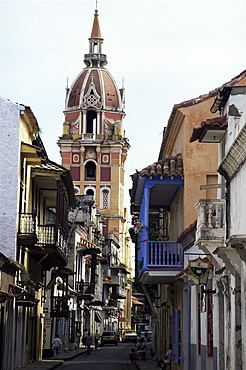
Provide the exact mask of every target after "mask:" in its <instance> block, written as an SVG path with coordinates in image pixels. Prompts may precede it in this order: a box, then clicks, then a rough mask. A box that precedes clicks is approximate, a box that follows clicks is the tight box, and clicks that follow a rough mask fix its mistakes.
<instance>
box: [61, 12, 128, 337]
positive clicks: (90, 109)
mask: <svg viewBox="0 0 246 370" xmlns="http://www.w3.org/2000/svg"><path fill="white" fill-rule="evenodd" d="M102 47H103V38H102V36H101V31H100V26H99V20H98V11H97V10H96V11H95V14H94V21H93V27H92V32H91V36H90V38H89V52H88V53H87V54H85V56H84V63H85V68H84V69H83V70H82V71H81V72H80V73H79V75H78V77H76V79H75V80H74V82H73V83H72V85H71V87H70V88H67V94H66V103H65V111H64V115H65V121H64V124H63V135H62V136H61V137H60V138H59V140H58V145H59V147H60V153H61V159H62V164H63V165H64V166H65V167H66V168H68V169H70V171H71V174H72V178H73V184H74V187H75V191H76V193H77V194H78V195H83V194H85V195H88V196H92V197H93V199H94V200H95V202H96V204H97V206H98V209H99V211H100V213H101V215H102V217H103V219H104V222H103V235H104V236H105V238H106V239H105V243H104V245H103V255H106V254H108V255H107V261H108V264H107V266H105V268H104V275H105V279H106V280H107V281H106V282H105V286H106V285H107V286H108V283H109V282H108V278H109V277H110V278H111V279H112V280H114V282H115V283H116V284H117V286H118V288H117V292H118V293H117V294H116V293H115V294H114V299H117V298H119V299H121V301H118V303H117V301H115V300H114V302H115V303H114V307H112V309H111V310H108V314H107V317H104V319H105V325H104V326H106V327H107V328H109V329H115V330H118V321H119V320H118V319H119V317H118V316H119V313H120V316H121V323H123V328H124V326H125V325H126V323H127V322H128V323H129V324H130V317H128V320H126V319H127V317H126V312H128V314H129V312H130V304H131V292H129V289H130V285H131V284H130V280H129V285H128V288H127V289H126V287H127V285H125V282H126V280H127V279H128V267H129V266H128V263H129V257H128V254H129V252H130V245H129V240H128V239H127V231H126V230H127V228H126V213H125V212H126V211H125V209H124V175H125V169H124V166H125V160H126V157H127V153H128V150H129V142H128V139H127V138H126V137H125V132H124V128H123V118H124V116H125V106H124V105H125V97H124V88H121V89H119V88H118V87H117V85H116V83H115V81H114V79H113V77H112V76H111V74H110V73H109V71H108V70H107V69H106V68H105V66H106V64H107V57H106V55H105V54H103V52H102ZM116 277H117V278H116ZM123 283H124V284H123ZM123 285H124V286H123ZM111 290H112V287H111V288H110V291H111ZM114 291H115V292H116V290H115V289H114ZM127 297H128V298H127ZM106 299H107V297H106ZM125 299H126V302H127V304H126V305H125V304H124V303H123V301H122V300H125ZM117 305H118V306H117ZM127 307H128V308H127ZM110 315H111V316H110ZM112 317H114V319H113V322H112ZM109 318H110V320H108V319H109Z"/></svg>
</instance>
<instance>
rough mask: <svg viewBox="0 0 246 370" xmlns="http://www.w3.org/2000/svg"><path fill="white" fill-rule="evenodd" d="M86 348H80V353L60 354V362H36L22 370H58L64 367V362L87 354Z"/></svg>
mask: <svg viewBox="0 0 246 370" xmlns="http://www.w3.org/2000/svg"><path fill="white" fill-rule="evenodd" d="M85 352H86V350H85V348H80V349H79V351H78V352H77V351H69V352H68V353H59V357H58V360H52V357H51V359H46V360H42V361H38V362H34V363H33V364H29V365H25V366H24V367H22V368H21V369H22V370H36V369H43V370H51V369H57V368H58V367H60V366H62V365H63V363H64V361H68V360H73V359H74V358H76V357H77V356H80V355H81V354H82V353H85Z"/></svg>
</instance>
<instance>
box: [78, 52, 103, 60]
mask: <svg viewBox="0 0 246 370" xmlns="http://www.w3.org/2000/svg"><path fill="white" fill-rule="evenodd" d="M84 60H85V61H87V60H100V61H106V60H107V56H106V54H99V53H91V54H85V59H84Z"/></svg>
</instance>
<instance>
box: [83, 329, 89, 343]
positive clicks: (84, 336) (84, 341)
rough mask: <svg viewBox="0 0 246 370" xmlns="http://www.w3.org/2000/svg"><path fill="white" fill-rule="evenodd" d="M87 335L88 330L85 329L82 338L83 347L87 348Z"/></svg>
mask: <svg viewBox="0 0 246 370" xmlns="http://www.w3.org/2000/svg"><path fill="white" fill-rule="evenodd" d="M87 335H88V330H87V329H86V328H85V329H84V332H83V337H82V343H83V345H84V346H85V347H86V338H87Z"/></svg>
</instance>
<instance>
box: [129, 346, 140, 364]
mask: <svg viewBox="0 0 246 370" xmlns="http://www.w3.org/2000/svg"><path fill="white" fill-rule="evenodd" d="M138 359H139V353H138V352H137V351H136V350H135V348H131V353H130V360H131V364H135V363H136V360H138Z"/></svg>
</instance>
